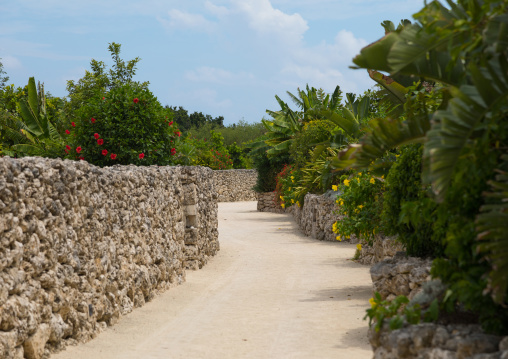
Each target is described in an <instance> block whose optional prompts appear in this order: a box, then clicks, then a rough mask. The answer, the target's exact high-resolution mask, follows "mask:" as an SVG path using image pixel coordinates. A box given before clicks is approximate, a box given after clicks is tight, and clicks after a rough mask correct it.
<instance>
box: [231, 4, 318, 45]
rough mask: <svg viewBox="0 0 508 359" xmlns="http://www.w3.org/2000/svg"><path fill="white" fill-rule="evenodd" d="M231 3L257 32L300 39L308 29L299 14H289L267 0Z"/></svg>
mask: <svg viewBox="0 0 508 359" xmlns="http://www.w3.org/2000/svg"><path fill="white" fill-rule="evenodd" d="M232 3H233V4H234V7H235V8H236V9H237V11H238V12H240V13H242V14H243V15H244V16H246V17H247V19H248V22H249V27H250V28H252V29H253V30H255V31H256V32H258V33H261V34H264V35H279V36H283V37H285V38H292V39H296V40H301V39H302V38H303V34H304V33H305V32H306V31H307V30H308V29H309V27H308V25H307V22H306V21H305V20H304V19H303V18H302V17H301V16H300V15H299V14H292V15H289V14H286V13H284V12H282V11H280V10H278V9H274V8H273V6H272V4H271V3H270V1H269V0H233V1H232Z"/></svg>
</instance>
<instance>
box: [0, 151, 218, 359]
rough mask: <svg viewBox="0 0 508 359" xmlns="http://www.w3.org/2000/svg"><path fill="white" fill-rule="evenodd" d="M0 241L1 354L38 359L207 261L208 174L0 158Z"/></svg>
mask: <svg viewBox="0 0 508 359" xmlns="http://www.w3.org/2000/svg"><path fill="white" fill-rule="evenodd" d="M0 235H1V238H0V358H22V357H23V356H24V357H26V358H29V359H30V358H41V357H43V356H45V355H47V354H48V353H49V352H50V351H53V350H58V349H59V348H61V347H63V346H64V345H66V344H67V343H73V342H83V341H87V340H89V339H90V338H93V337H94V336H95V335H96V334H97V333H98V332H100V331H101V330H103V329H104V328H105V327H106V326H108V325H112V324H114V323H115V322H116V321H117V320H118V318H119V317H120V316H121V315H124V314H126V313H129V312H130V311H131V310H132V309H133V308H134V307H139V306H141V305H143V304H144V303H145V302H146V301H149V300H151V299H152V298H153V297H154V296H155V295H156V294H158V293H159V292H161V291H164V290H166V289H168V288H169V287H171V286H174V285H177V284H179V283H181V282H183V281H184V280H185V269H186V268H199V267H201V266H203V265H204V264H205V263H206V262H207V260H208V258H209V257H210V256H213V255H215V254H216V252H217V251H218V250H219V242H218V232H217V195H216V192H215V191H214V179H213V171H212V170H211V169H209V168H204V167H156V166H152V167H136V166H114V167H110V168H99V167H95V166H92V165H90V164H88V163H86V162H84V161H81V162H76V161H67V160H66V161H61V160H51V159H43V158H23V159H18V160H15V159H11V158H8V157H5V158H0Z"/></svg>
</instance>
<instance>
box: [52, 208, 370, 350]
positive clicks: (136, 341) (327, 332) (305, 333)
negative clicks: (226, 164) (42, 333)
mask: <svg viewBox="0 0 508 359" xmlns="http://www.w3.org/2000/svg"><path fill="white" fill-rule="evenodd" d="M219 241H220V245H221V250H220V252H219V253H218V255H217V256H216V257H214V258H212V259H211V260H210V261H209V263H208V264H207V265H206V266H205V267H203V268H202V269H201V270H199V271H189V272H188V273H187V282H186V283H184V284H182V285H180V286H178V287H176V288H172V289H169V290H168V291H166V292H165V293H163V294H161V295H160V296H158V297H156V298H155V299H154V300H153V301H151V302H150V303H147V304H145V306H143V307H142V308H137V309H135V310H134V311H133V312H132V313H130V314H129V315H127V316H125V317H122V318H121V319H120V321H119V323H117V324H116V325H115V326H113V327H110V328H108V329H107V330H106V331H104V332H103V333H101V334H99V336H98V337H97V338H95V339H94V340H92V341H90V342H88V343H86V344H80V345H78V346H69V347H67V349H66V350H64V351H62V352H60V353H58V354H54V355H52V356H51V359H81V358H93V359H102V358H104V359H111V358H165V359H168V358H196V359H200V358H212V359H213V358H220V359H224V358H235V359H236V358H263V359H265V358H276V359H279V358H291V359H293V358H305V359H312V358H339V359H340V358H348V359H349V358H354V359H363V358H371V357H372V351H371V348H370V345H369V344H368V340H367V323H366V322H365V321H364V320H363V316H364V315H365V309H367V307H368V305H369V304H368V299H369V298H370V296H371V291H372V286H371V279H370V275H369V268H368V267H367V266H362V265H359V264H357V263H354V262H352V261H351V260H350V258H351V257H352V256H353V254H354V252H355V245H352V244H347V243H340V244H339V243H330V242H322V241H317V240H313V239H310V238H308V237H305V236H304V235H303V234H301V233H300V232H299V230H298V228H297V225H296V224H295V222H294V221H293V219H292V218H291V216H290V215H287V214H274V213H261V212H257V211H256V202H233V203H220V204H219Z"/></svg>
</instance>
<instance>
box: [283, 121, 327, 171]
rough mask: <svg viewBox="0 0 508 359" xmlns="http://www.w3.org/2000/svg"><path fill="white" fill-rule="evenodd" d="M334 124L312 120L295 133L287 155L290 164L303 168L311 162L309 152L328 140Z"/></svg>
mask: <svg viewBox="0 0 508 359" xmlns="http://www.w3.org/2000/svg"><path fill="white" fill-rule="evenodd" d="M335 127H336V126H335V124H334V123H333V122H331V121H328V120H314V121H310V122H307V123H306V124H305V125H304V126H303V128H302V129H301V131H300V132H298V133H296V135H295V137H294V141H293V142H292V143H291V147H290V149H289V153H290V156H291V160H292V163H294V164H296V165H297V166H298V167H300V168H303V167H305V165H306V163H307V162H309V161H310V160H311V155H310V151H311V150H312V149H313V148H314V147H315V146H316V145H317V144H318V143H320V142H323V141H326V140H328V139H329V138H330V134H331V133H332V131H333V129H334V128H335Z"/></svg>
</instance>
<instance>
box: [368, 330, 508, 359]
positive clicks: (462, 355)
mask: <svg viewBox="0 0 508 359" xmlns="http://www.w3.org/2000/svg"><path fill="white" fill-rule="evenodd" d="M369 341H370V344H371V345H372V348H373V350H374V358H379V359H388V358H390V359H391V358H414V359H466V358H472V359H494V358H503V357H508V351H506V350H505V346H504V345H505V343H506V342H507V341H508V337H505V338H501V337H499V336H496V335H490V334H485V333H484V332H482V331H481V329H480V327H479V326H478V325H440V324H433V323H423V324H418V325H408V324H406V325H405V326H404V327H403V328H401V329H397V330H393V331H390V330H389V327H388V324H387V323H384V325H383V327H382V328H381V330H380V331H378V332H376V331H375V329H374V325H373V326H372V327H371V328H370V330H369Z"/></svg>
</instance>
